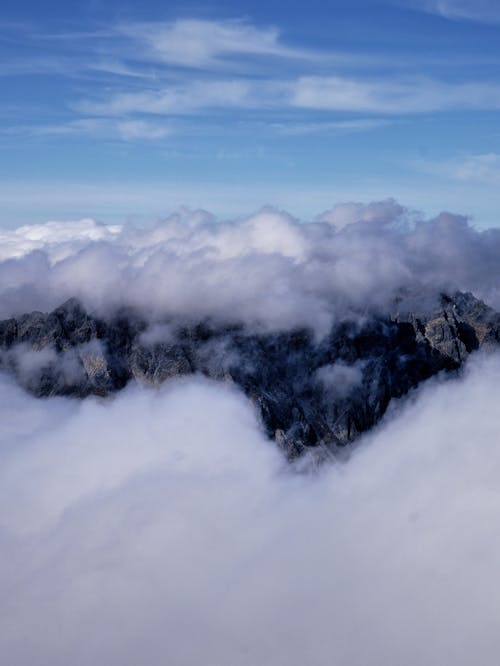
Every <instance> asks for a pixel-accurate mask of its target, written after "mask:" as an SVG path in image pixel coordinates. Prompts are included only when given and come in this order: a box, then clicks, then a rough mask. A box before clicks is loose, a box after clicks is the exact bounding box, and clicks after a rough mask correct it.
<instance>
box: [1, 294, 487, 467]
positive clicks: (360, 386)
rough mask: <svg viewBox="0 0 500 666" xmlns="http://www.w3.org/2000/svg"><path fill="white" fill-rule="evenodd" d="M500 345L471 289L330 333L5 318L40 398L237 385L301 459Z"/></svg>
mask: <svg viewBox="0 0 500 666" xmlns="http://www.w3.org/2000/svg"><path fill="white" fill-rule="evenodd" d="M499 343H500V314H499V313H497V312H495V311H494V310H492V309H491V308H489V307H488V306H487V305H485V304H484V303H483V302H482V301H480V300H478V299H476V298H475V297H474V296H473V295H472V294H470V293H461V292H456V293H454V294H440V295H439V297H437V298H432V299H429V298H423V297H421V296H420V295H418V294H417V295H411V294H402V295H400V296H399V297H398V298H397V299H395V300H394V302H393V303H392V304H391V307H390V308H389V311H388V312H386V313H378V314H375V313H370V314H367V313H359V312H358V313H356V314H355V315H354V314H353V316H352V318H351V319H349V320H346V321H342V322H338V323H336V324H334V325H333V326H332V328H331V330H330V332H329V334H328V335H327V336H323V337H322V338H317V337H315V335H314V333H313V332H312V331H309V330H306V329H304V330H294V331H289V332H278V333H276V332H275V333H270V332H264V331H261V332H256V331H251V330H248V329H246V328H244V327H243V326H242V325H237V324H232V325H227V324H225V325H222V324H220V323H219V324H217V323H215V322H210V321H204V322H197V323H186V322H179V321H178V322H176V321H174V320H168V321H160V322H156V323H154V324H151V323H150V322H148V321H147V320H146V318H144V317H141V316H140V315H139V314H138V313H137V312H133V311H131V310H121V311H119V312H115V313H114V314H113V315H111V316H110V317H108V318H103V317H97V316H94V315H92V314H91V313H88V312H87V311H86V310H85V309H84V308H83V306H82V305H81V304H80V303H79V302H78V301H77V300H75V299H70V300H69V301H67V302H66V303H64V304H63V305H61V306H60V307H59V308H57V309H56V310H54V311H53V312H50V313H42V312H31V313H29V314H25V315H22V316H20V317H18V318H11V319H7V320H4V321H2V322H0V367H1V368H2V369H3V370H4V371H7V372H10V373H12V374H13V375H14V376H15V377H16V379H17V381H18V382H19V383H20V384H21V385H22V386H23V387H24V388H25V389H26V390H28V391H30V392H31V393H33V394H34V395H36V396H39V397H46V396H55V395H59V396H61V395H66V396H74V397H78V398H84V397H86V396H89V395H98V396H106V395H108V394H110V393H113V392H115V391H118V390H120V389H122V388H123V387H124V386H125V385H126V384H127V383H128V382H129V381H130V380H131V379H136V380H139V381H141V382H146V383H149V384H161V383H162V382H165V381H168V380H169V379H170V378H172V377H177V376H180V375H189V374H192V373H200V374H202V375H204V376H207V377H209V378H211V379H214V380H218V381H227V382H234V383H235V384H236V385H238V386H239V387H240V388H241V389H242V390H243V391H244V393H245V394H246V395H247V396H248V397H249V398H250V400H251V401H252V402H253V404H254V405H255V406H256V408H257V411H258V412H259V414H260V417H261V420H262V424H263V427H264V428H265V430H266V432H267V434H268V435H269V437H271V438H274V440H275V441H276V443H277V444H278V445H279V446H280V447H281V448H282V449H283V450H284V451H285V453H286V455H287V456H288V457H289V458H290V459H293V458H295V457H297V456H299V455H301V454H302V453H303V452H304V451H306V450H308V449H310V448H311V447H315V450H316V451H317V452H319V453H323V454H325V455H335V454H336V453H339V452H340V451H341V448H342V447H344V446H345V445H346V444H348V443H350V442H352V441H353V440H354V439H355V438H356V437H357V436H358V435H359V434H361V433H363V432H365V431H366V430H368V429H369V428H371V427H372V426H373V425H375V424H376V423H377V422H378V421H379V420H380V418H381V417H382V416H383V414H384V413H385V411H386V410H387V407H388V405H389V403H390V401H391V399H393V398H399V397H401V396H403V395H405V394H406V393H408V392H409V391H410V390H411V389H412V388H414V387H416V386H418V385H419V384H420V383H421V382H422V381H424V380H426V379H428V378H430V377H432V376H434V375H436V374H438V373H440V372H452V371H456V370H458V369H459V368H460V367H461V366H462V364H463V363H464V361H465V360H466V358H467V356H468V355H469V354H470V353H471V352H473V351H475V350H477V349H479V348H487V347H492V346H496V345H498V344H499Z"/></svg>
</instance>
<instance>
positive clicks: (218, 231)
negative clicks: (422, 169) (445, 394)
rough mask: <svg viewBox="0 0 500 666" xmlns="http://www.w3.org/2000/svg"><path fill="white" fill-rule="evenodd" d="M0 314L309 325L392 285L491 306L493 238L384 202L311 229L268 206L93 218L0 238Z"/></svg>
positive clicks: (496, 266)
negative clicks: (127, 219) (226, 212)
mask: <svg viewBox="0 0 500 666" xmlns="http://www.w3.org/2000/svg"><path fill="white" fill-rule="evenodd" d="M2 248H3V250H2V252H3V256H2V259H3V260H2V261H0V316H3V317H6V316H7V315H9V314H11V313H12V312H15V313H20V312H23V311H27V310H31V309H45V310H47V309H50V308H52V307H56V306H58V305H59V304H60V303H61V302H63V301H64V300H65V299H67V298H70V297H73V296H75V297H78V298H80V299H82V300H83V302H84V304H85V305H86V306H87V307H88V308H90V309H92V310H93V309H96V310H97V311H98V312H101V313H103V314H109V312H110V310H112V309H113V307H116V306H121V305H125V306H127V305H130V306H133V307H136V308H138V309H139V310H141V311H143V312H144V313H145V315H147V316H153V317H159V318H164V317H166V316H169V315H173V316H179V317H184V316H187V317H195V318H196V317H201V318H203V317H206V316H208V317H213V318H215V319H217V320H222V321H228V320H229V321H242V322H246V323H247V324H248V325H251V326H258V327H264V328H271V329H288V328H290V327H294V326H309V327H311V328H313V329H315V330H316V331H317V332H319V333H324V332H325V331H327V330H328V329H329V327H330V325H331V323H332V321H336V320H339V319H341V318H343V317H345V316H352V315H353V312H355V311H358V310H359V309H361V310H364V309H365V308H384V307H386V306H387V305H388V303H390V301H391V299H392V298H393V297H394V296H395V294H396V293H397V292H398V290H399V289H400V288H403V287H411V288H419V289H422V290H423V291H425V290H430V291H431V292H433V293H434V292H437V291H439V290H441V289H445V290H446V289H462V290H465V291H467V290H470V291H473V292H474V293H475V294H476V295H477V296H479V297H482V298H484V299H486V301H487V302H488V303H490V304H491V305H493V306H495V307H497V308H498V307H500V290H499V284H500V231H499V230H498V229H490V230H485V231H476V230H474V229H473V228H472V227H471V226H469V224H468V222H467V220H466V218H464V217H461V216H458V215H451V214H445V213H443V214H441V215H439V216H438V217H436V218H434V219H430V220H422V219H421V218H419V217H418V216H417V215H416V214H410V213H409V212H408V211H406V210H405V209H404V208H403V207H401V206H400V205H399V204H397V203H396V202H395V201H393V200H388V201H384V202H378V203H372V204H370V205H368V206H363V205H361V204H347V205H346V204H344V205H342V206H338V207H336V208H334V209H332V210H330V211H326V212H325V213H323V214H322V215H321V216H320V217H318V218H316V220H315V221H314V222H311V223H300V222H299V221H297V220H295V219H294V218H292V217H291V216H290V215H288V214H286V213H284V212H281V211H279V210H276V209H273V208H264V209H262V210H260V211H259V212H257V213H255V214H253V215H251V216H249V217H247V218H240V219H238V220H236V221H231V220H228V221H217V220H216V219H215V218H214V217H213V216H211V215H210V214H208V213H206V212H205V211H189V210H181V211H179V212H178V213H176V214H173V215H171V216H170V217H168V218H167V219H165V220H163V221H161V222H159V223H158V224H157V225H155V226H154V227H151V228H148V229H134V228H132V227H130V226H127V225H125V226H123V227H115V228H111V229H109V228H107V227H104V226H102V225H98V224H96V223H94V222H91V221H83V222H81V223H71V224H68V225H67V226H66V223H63V222H61V223H50V224H48V225H47V228H45V226H44V225H40V226H39V225H35V226H27V227H24V228H21V229H17V230H12V231H7V230H5V231H4V232H2Z"/></svg>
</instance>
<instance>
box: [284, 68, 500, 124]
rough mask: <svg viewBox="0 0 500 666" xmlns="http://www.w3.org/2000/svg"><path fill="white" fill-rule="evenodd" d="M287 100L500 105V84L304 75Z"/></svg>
mask: <svg viewBox="0 0 500 666" xmlns="http://www.w3.org/2000/svg"><path fill="white" fill-rule="evenodd" d="M290 104H291V105H292V106H294V107H298V108H303V109H322V110H325V111H326V110H330V111H356V112H372V113H386V114H394V115H397V114H406V113H426V112H429V111H447V110H452V109H499V108H500V87H499V86H498V85H497V84H495V83H491V82H462V83H448V82H444V81H437V80H433V79H428V78H417V79H408V80H401V79H379V80H371V79H365V80H362V79H351V78H345V77H340V76H304V77H301V78H299V79H298V80H297V81H296V83H294V84H293V92H292V96H291V100H290Z"/></svg>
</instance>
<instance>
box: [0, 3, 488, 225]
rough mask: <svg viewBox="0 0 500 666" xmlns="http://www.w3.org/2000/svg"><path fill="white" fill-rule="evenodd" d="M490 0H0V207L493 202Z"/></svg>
mask: <svg viewBox="0 0 500 666" xmlns="http://www.w3.org/2000/svg"><path fill="white" fill-rule="evenodd" d="M499 37H500V6H499V5H498V3H497V2H495V1H493V0H483V1H481V0H476V1H475V2H472V1H469V0H411V1H409V2H403V1H402V0H401V1H398V0H372V1H367V0H350V1H349V2H347V1H343V0H342V1H330V2H319V1H318V0H311V1H310V2H308V3H306V4H304V3H297V2H290V3H287V5H286V10H285V9H284V5H283V3H282V2H276V1H273V0H267V1H265V2H264V1H262V0H259V1H257V0H253V1H246V2H242V1H241V0H232V1H231V2H228V1H219V2H217V1H215V2H210V3H209V2H203V3H200V2H189V3H186V2H184V3H175V2H170V3H160V2H157V1H155V2H153V1H151V0H145V1H144V2H141V3H140V4H139V3H130V2H129V3H127V2H115V1H113V0H111V1H107V2H101V1H99V0H86V1H83V2H68V1H66V2H63V1H62V0H48V1H47V2H44V3H38V2H34V1H27V2H23V3H19V2H12V1H10V0H6V1H5V2H4V3H2V15H1V21H0V77H1V88H0V89H1V93H0V95H1V100H2V102H1V108H0V151H1V159H0V225H1V226H4V227H14V226H16V225H19V224H27V223H41V222H45V221H47V220H50V219H80V218H82V217H92V218H95V219H97V220H100V221H103V222H105V223H117V222H123V221H127V220H128V221H132V222H139V223H140V224H147V223H148V222H152V221H154V220H155V219H157V218H158V217H161V216H165V215H168V214H169V213H170V212H172V211H173V210H175V209H177V208H179V207H180V206H187V207H189V208H194V209H196V208H205V209H208V210H210V211H211V212H213V213H214V214H216V215H218V216H222V217H225V216H233V217H234V216H240V215H245V214H249V213H251V212H252V211H254V210H257V209H258V208H259V207H261V206H262V205H265V204H269V205H273V206H276V207H278V208H283V209H286V210H288V211H290V212H291V213H292V214H293V215H294V216H296V217H298V218H300V219H312V218H313V217H314V216H315V215H317V214H319V213H321V212H322V211H324V210H326V209H330V208H332V207H333V206H334V205H335V204H337V203H339V202H350V201H355V202H370V201H373V200H383V199H387V198H389V197H390V198H395V199H397V200H398V201H400V202H401V203H402V204H404V205H406V206H408V207H410V208H412V209H415V210H419V211H422V212H423V213H424V214H428V215H434V214H437V213H438V212H440V211H442V210H448V211H451V212H456V213H460V214H465V215H468V216H470V217H471V221H472V223H473V224H474V225H475V226H477V227H479V228H481V227H488V226H497V225H498V224H499V220H500V217H499V216H498V207H499V204H500V188H499V184H500V128H499V123H498V118H499V111H500V75H499V64H500V39H499Z"/></svg>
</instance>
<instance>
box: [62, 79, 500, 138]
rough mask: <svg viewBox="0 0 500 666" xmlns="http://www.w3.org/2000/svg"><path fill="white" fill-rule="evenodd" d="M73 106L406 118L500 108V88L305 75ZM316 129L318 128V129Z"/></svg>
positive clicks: (96, 111)
mask: <svg viewBox="0 0 500 666" xmlns="http://www.w3.org/2000/svg"><path fill="white" fill-rule="evenodd" d="M74 108H75V109H77V110H78V111H79V112H81V113H85V114H89V115H110V116H116V115H123V114H156V115H167V116H168V115H178V114H184V113H194V112H200V111H203V110H206V109H220V110H224V109H227V108H240V109H282V110H283V109H296V110H304V111H306V110H316V111H333V112H337V111H338V112H354V113H377V114H383V115H389V116H391V115H405V114H418V113H428V112H434V111H437V112H439V111H449V110H467V109H500V85H499V84H497V83H493V82H487V81H484V82H475V81H469V82H463V83H462V82H458V83H450V82H445V81H440V80H436V79H430V78H418V79H401V78H386V79H381V78H379V79H357V78H351V77H344V76H303V77H298V78H296V79H289V80H273V79H264V80H262V79H259V80H256V79H249V78H245V77H232V78H226V79H218V80H203V79H195V80H188V81H185V82H182V83H178V82H173V83H172V84H170V85H168V86H163V87H160V88H157V89H154V88H150V89H148V90H138V91H133V92H119V93H116V94H114V95H112V96H111V97H107V98H106V99H102V100H90V99H82V100H80V101H78V102H77V103H75V105H74ZM315 129H317V127H316V128H315Z"/></svg>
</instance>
